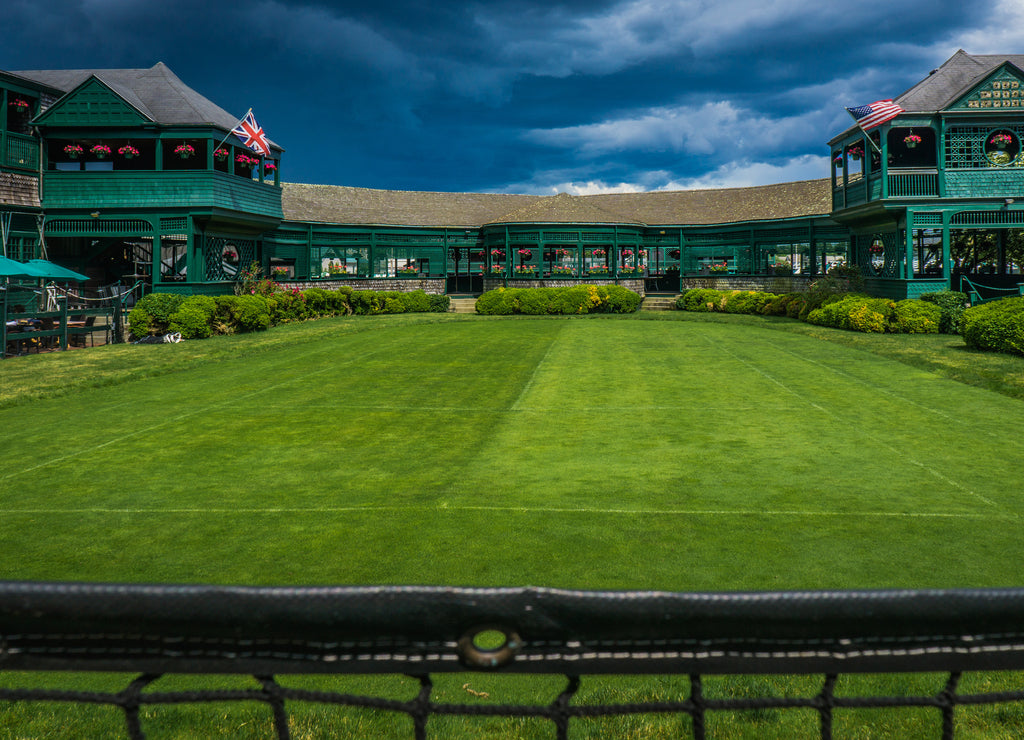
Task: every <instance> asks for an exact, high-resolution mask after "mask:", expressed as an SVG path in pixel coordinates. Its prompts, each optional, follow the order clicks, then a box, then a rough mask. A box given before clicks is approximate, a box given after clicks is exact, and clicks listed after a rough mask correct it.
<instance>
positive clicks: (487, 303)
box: [476, 285, 643, 316]
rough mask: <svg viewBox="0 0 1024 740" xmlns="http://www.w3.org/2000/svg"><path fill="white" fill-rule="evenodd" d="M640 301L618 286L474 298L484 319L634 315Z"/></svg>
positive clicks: (524, 291)
mask: <svg viewBox="0 0 1024 740" xmlns="http://www.w3.org/2000/svg"><path fill="white" fill-rule="evenodd" d="M641 300H643V299H642V298H641V297H640V295H639V294H638V293H635V292H633V291H632V290H629V289H628V288H624V287H622V286H621V285H572V286H569V287H565V288H497V289H496V290H489V291H487V292H486V293H484V294H483V295H481V296H480V297H479V298H477V300H476V312H477V313H479V314H483V315H485V316H509V315H512V314H523V315H530V316H542V315H550V314H555V315H563V316H567V315H573V314H586V313H633V312H635V311H636V310H637V309H639V308H640V302H641Z"/></svg>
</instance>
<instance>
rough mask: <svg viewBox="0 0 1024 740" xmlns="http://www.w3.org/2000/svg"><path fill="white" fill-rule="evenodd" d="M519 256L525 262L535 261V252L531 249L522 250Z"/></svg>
mask: <svg viewBox="0 0 1024 740" xmlns="http://www.w3.org/2000/svg"><path fill="white" fill-rule="evenodd" d="M519 256H520V257H522V258H523V259H524V260H530V259H533V251H532V250H529V249H520V250H519Z"/></svg>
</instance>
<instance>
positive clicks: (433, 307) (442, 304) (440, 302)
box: [428, 295, 452, 313]
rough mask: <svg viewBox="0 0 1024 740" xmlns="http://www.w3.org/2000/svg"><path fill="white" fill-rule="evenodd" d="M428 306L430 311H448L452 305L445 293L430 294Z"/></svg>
mask: <svg viewBox="0 0 1024 740" xmlns="http://www.w3.org/2000/svg"><path fill="white" fill-rule="evenodd" d="M429 298H430V308H429V309H428V310H429V311H430V312H431V313H448V310H449V309H450V308H451V307H452V299H451V298H449V297H448V296H446V295H430V296H429Z"/></svg>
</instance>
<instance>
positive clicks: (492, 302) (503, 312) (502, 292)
mask: <svg viewBox="0 0 1024 740" xmlns="http://www.w3.org/2000/svg"><path fill="white" fill-rule="evenodd" d="M520 291H521V289H520V288H497V289H495V290H489V291H487V292H486V293H484V294H483V295H481V296H480V297H479V298H477V299H476V312H477V313H478V314H481V315H483V316H510V315H512V314H514V313H515V312H516V309H517V307H518V303H519V302H518V299H517V297H518V294H519V292H520Z"/></svg>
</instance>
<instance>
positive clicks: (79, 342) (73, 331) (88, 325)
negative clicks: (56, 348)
mask: <svg viewBox="0 0 1024 740" xmlns="http://www.w3.org/2000/svg"><path fill="white" fill-rule="evenodd" d="M95 323H96V317H95V316H86V317H85V323H84V324H82V325H81V326H70V322H69V326H68V341H69V343H70V344H71V346H72V347H84V346H85V335H86V334H88V335H89V346H90V347H93V346H95V345H94V343H93V338H92V327H93V324H95Z"/></svg>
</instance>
